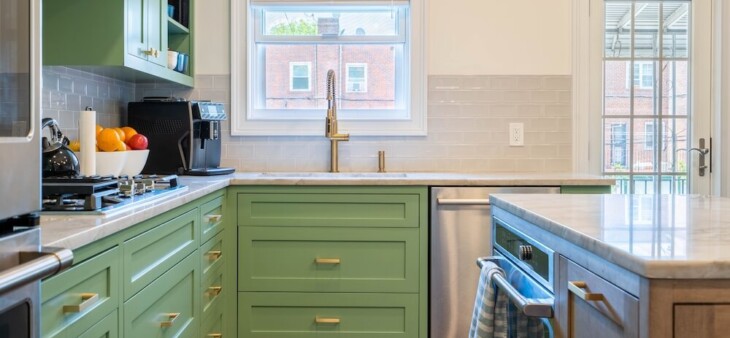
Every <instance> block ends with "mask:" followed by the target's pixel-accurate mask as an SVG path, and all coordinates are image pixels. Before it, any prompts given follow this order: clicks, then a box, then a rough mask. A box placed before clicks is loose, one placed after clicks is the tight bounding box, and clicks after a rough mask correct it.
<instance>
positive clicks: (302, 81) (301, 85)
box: [292, 77, 309, 90]
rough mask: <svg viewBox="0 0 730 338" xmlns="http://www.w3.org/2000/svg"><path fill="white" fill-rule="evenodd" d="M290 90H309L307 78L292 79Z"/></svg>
mask: <svg viewBox="0 0 730 338" xmlns="http://www.w3.org/2000/svg"><path fill="white" fill-rule="evenodd" d="M292 89H294V90H309V81H308V79H307V78H299V77H295V78H293V79H292Z"/></svg>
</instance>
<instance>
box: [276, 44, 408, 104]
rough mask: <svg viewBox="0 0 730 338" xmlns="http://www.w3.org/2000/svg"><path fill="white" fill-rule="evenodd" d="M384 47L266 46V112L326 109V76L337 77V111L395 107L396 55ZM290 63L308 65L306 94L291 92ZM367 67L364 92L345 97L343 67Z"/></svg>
mask: <svg viewBox="0 0 730 338" xmlns="http://www.w3.org/2000/svg"><path fill="white" fill-rule="evenodd" d="M393 48H394V47H391V46H385V45H366V46H348V45H343V46H340V45H286V46H284V45H269V46H266V57H265V67H266V93H265V96H266V108H268V109H323V108H326V107H327V98H326V76H327V71H328V70H329V69H334V70H335V73H336V75H337V88H336V91H337V97H338V99H339V102H338V103H339V108H340V109H388V108H393V107H394V105H395V86H394V83H395V51H394V50H393ZM290 62H310V63H311V73H312V78H311V88H310V90H309V91H291V90H290V74H289V71H290V67H289V63H290ZM348 63H364V64H367V91H365V92H359V93H347V92H346V91H345V89H346V85H347V84H346V73H347V68H346V65H347V64H348Z"/></svg>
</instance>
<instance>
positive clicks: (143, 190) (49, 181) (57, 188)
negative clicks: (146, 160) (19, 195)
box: [43, 175, 187, 214]
mask: <svg viewBox="0 0 730 338" xmlns="http://www.w3.org/2000/svg"><path fill="white" fill-rule="evenodd" d="M181 189H187V187H184V186H181V185H178V183H177V175H169V176H157V175H138V176H134V177H127V176H124V177H111V176H90V177H84V176H73V177H50V178H44V179H43V212H44V213H53V212H58V213H65V212H75V213H79V212H81V213H87V214H107V213H110V212H112V211H118V210H119V209H120V208H121V207H124V206H128V205H139V204H141V203H142V202H144V201H150V200H152V199H155V198H159V197H161V196H164V195H166V194H169V193H172V192H175V191H179V190H181Z"/></svg>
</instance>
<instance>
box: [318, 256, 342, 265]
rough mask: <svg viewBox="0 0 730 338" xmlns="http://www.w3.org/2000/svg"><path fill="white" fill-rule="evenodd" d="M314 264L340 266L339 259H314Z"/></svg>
mask: <svg viewBox="0 0 730 338" xmlns="http://www.w3.org/2000/svg"><path fill="white" fill-rule="evenodd" d="M314 262H315V263H317V264H340V262H341V261H340V259H339V258H319V257H318V258H315V259H314Z"/></svg>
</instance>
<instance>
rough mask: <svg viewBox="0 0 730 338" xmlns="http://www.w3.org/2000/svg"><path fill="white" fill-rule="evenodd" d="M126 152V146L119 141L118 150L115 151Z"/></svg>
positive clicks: (127, 148) (127, 147)
mask: <svg viewBox="0 0 730 338" xmlns="http://www.w3.org/2000/svg"><path fill="white" fill-rule="evenodd" d="M127 150H129V146H127V144H126V143H124V142H121V141H120V144H119V148H117V151H127Z"/></svg>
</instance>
